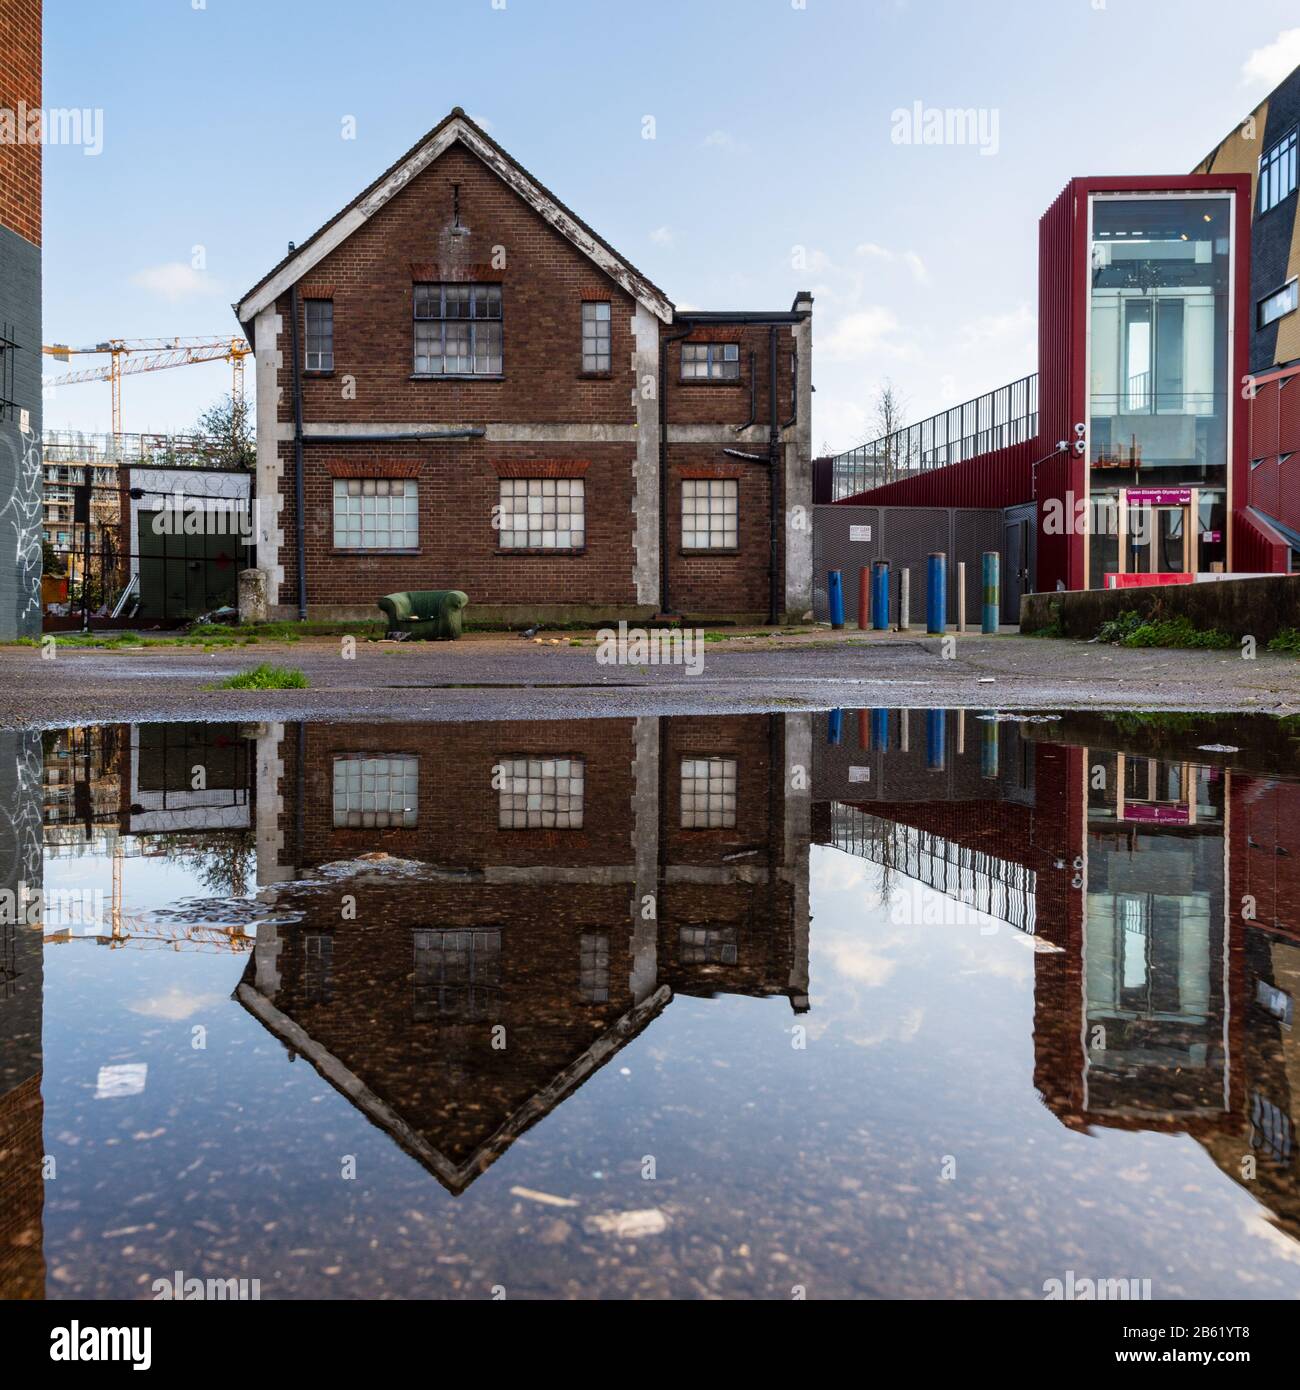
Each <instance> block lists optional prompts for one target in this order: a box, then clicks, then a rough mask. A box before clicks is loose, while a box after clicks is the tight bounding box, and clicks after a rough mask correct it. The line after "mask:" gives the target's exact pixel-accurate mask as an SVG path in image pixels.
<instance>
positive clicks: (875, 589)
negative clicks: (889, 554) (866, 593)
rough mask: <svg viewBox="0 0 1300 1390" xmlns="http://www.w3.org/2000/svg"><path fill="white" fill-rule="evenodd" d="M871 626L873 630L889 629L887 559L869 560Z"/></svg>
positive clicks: (882, 630)
mask: <svg viewBox="0 0 1300 1390" xmlns="http://www.w3.org/2000/svg"><path fill="white" fill-rule="evenodd" d="M871 627H872V631H874V632H888V631H889V561H888V560H873V561H872V562H871Z"/></svg>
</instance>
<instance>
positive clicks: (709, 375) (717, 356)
mask: <svg viewBox="0 0 1300 1390" xmlns="http://www.w3.org/2000/svg"><path fill="white" fill-rule="evenodd" d="M739 377H740V348H739V347H738V346H737V345H736V344H735V343H683V344H682V380H683V381H696V380H702V381H736V380H738V379H739Z"/></svg>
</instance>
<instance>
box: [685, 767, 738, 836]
mask: <svg viewBox="0 0 1300 1390" xmlns="http://www.w3.org/2000/svg"><path fill="white" fill-rule="evenodd" d="M735 824H736V760H735V758H683V759H682V829H683V830H730V829H732V828H734V826H735Z"/></svg>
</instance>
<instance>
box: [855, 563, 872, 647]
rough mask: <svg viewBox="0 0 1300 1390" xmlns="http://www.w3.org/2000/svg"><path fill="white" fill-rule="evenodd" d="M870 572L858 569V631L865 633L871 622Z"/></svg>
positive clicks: (862, 567)
mask: <svg viewBox="0 0 1300 1390" xmlns="http://www.w3.org/2000/svg"><path fill="white" fill-rule="evenodd" d="M870 585H871V571H870V570H869V569H868V568H867V567H866V565H860V566H859V567H858V631H859V632H865V631H866V630H867V625H868V624H869V623H870V621H871V587H870Z"/></svg>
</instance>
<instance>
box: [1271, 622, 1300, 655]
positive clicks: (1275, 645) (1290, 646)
mask: <svg viewBox="0 0 1300 1390" xmlns="http://www.w3.org/2000/svg"><path fill="white" fill-rule="evenodd" d="M1268 649H1269V651H1271V652H1281V653H1282V654H1283V655H1285V656H1300V632H1297V631H1296V629H1295V628H1293V627H1284V628H1283V629H1282V630H1281V631H1280V632H1278V633H1277V634H1276V635H1275V636H1274V637H1273V640H1272V641H1271V642H1270V643H1269V644H1268Z"/></svg>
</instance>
